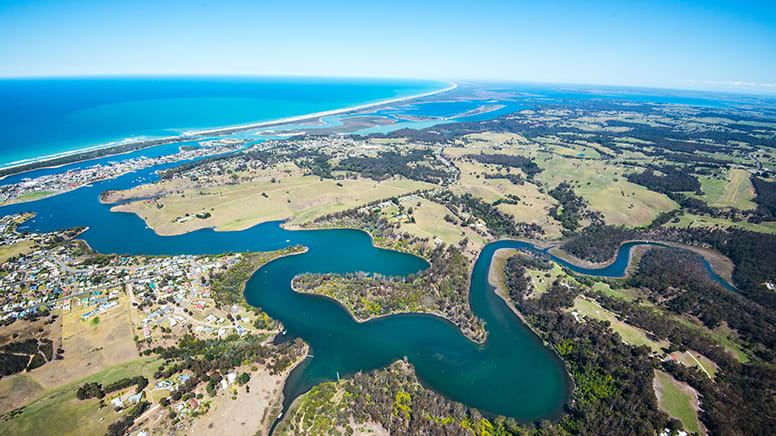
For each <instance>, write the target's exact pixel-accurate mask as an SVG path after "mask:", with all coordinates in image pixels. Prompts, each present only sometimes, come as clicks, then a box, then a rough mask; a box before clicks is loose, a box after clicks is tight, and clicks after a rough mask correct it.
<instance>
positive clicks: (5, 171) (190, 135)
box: [0, 82, 458, 180]
mask: <svg viewBox="0 0 776 436" xmlns="http://www.w3.org/2000/svg"><path fill="white" fill-rule="evenodd" d="M448 83H449V86H447V87H446V88H443V89H438V90H435V91H429V92H425V93H422V94H415V95H410V96H406V97H394V98H389V99H385V100H379V101H376V102H373V103H366V104H361V105H357V106H350V107H346V108H342V109H332V110H328V111H322V112H314V113H311V114H302V115H295V116H291V117H286V118H280V119H276V120H269V121H261V122H258V123H250V124H242V125H237V126H229V127H220V128H215V129H205V130H192V131H190V132H185V133H181V134H180V135H175V136H166V137H161V138H153V139H144V140H141V141H130V142H123V143H121V144H115V142H117V141H113V142H114V143H109V144H104V145H94V146H89V147H84V148H79V149H77V150H72V151H66V152H61V153H55V154H51V155H45V156H41V157H39V158H32V159H26V160H23V161H16V162H11V163H9V164H7V165H4V164H0V174H2V175H1V176H0V180H2V179H4V178H5V177H7V176H10V175H15V174H20V173H25V172H28V171H32V170H37V169H44V168H57V167H61V166H64V165H68V164H72V163H77V162H83V161H87V160H91V159H97V158H103V157H109V156H115V155H119V154H124V153H129V152H132V151H138V150H141V149H145V148H150V147H153V146H157V145H165V144H170V143H175V142H182V141H188V140H194V139H196V138H197V137H200V136H203V135H213V136H223V135H229V134H232V133H236V132H240V131H244V130H253V129H258V128H262V127H272V126H278V125H283V124H288V123H293V122H299V121H307V120H315V119H319V118H321V117H326V116H332V115H339V114H347V113H350V112H358V111H361V110H364V109H369V108H373V107H378V106H383V105H386V104H393V103H399V102H403V101H408V100H414V99H417V98H423V97H429V96H432V95H436V94H441V93H444V92H447V91H451V90H453V89H455V88H457V87H458V84H457V83H454V82H448ZM121 141H122V140H118V142H121ZM121 147H127V148H129V150H127V151H120V150H116V151H115V152H112V151H113V150H114V149H119V148H121ZM88 153H98V154H99V153H104V154H100V155H99V156H95V157H87V156H84V157H83V158H79V156H80V155H84V154H88ZM57 160H65V162H62V163H59V162H57V163H54V162H55V161H57ZM47 162H52V163H51V164H50V165H47V164H46V163H47ZM28 167H29V168H28Z"/></svg>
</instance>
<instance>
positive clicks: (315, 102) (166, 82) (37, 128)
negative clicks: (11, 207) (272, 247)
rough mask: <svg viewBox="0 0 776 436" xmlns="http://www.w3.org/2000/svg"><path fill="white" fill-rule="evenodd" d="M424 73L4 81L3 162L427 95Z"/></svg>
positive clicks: (431, 86)
mask: <svg viewBox="0 0 776 436" xmlns="http://www.w3.org/2000/svg"><path fill="white" fill-rule="evenodd" d="M447 86H448V84H447V83H444V82H437V81H423V80H398V79H397V80H389V79H334V78H288V77H260V78H255V77H131V78H128V77H105V78H57V79H3V80H0V167H3V166H7V165H9V164H11V163H14V162H19V161H24V160H28V159H35V158H39V157H42V156H50V155H54V154H58V153H64V152H68V151H73V150H79V149H83V148H86V147H92V146H98V145H108V144H113V143H117V142H120V141H137V140H143V139H152V138H160V137H167V136H173V135H179V134H182V133H187V132H191V131H197V130H203V129H211V128H217V127H227V126H234V125H241V124H246V123H254V122H261V121H271V120H276V119H281V118H287V117H292V116H298V115H304V114H309V113H315V112H322V111H328V110H334V109H344V108H348V107H352V106H358V105H362V104H366V103H373V102H378V101H382V100H387V99H392V98H397V97H408V96H412V95H418V94H423V93H426V92H430V91H435V90H439V89H443V88H445V87H447Z"/></svg>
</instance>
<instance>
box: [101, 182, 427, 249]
mask: <svg viewBox="0 0 776 436" xmlns="http://www.w3.org/2000/svg"><path fill="white" fill-rule="evenodd" d="M433 186H434V185H431V184H428V183H423V182H416V181H412V180H407V179H399V178H392V179H388V180H383V181H380V182H376V181H374V180H370V179H362V178H360V179H356V180H353V179H348V180H339V181H337V180H332V179H323V180H321V179H319V178H318V177H315V176H291V177H285V178H278V179H276V182H275V183H273V182H271V181H269V180H267V181H257V182H247V183H241V184H234V185H219V186H215V187H211V188H206V189H188V190H185V191H184V192H183V194H182V195H179V194H171V195H168V196H166V197H164V198H162V199H160V200H159V201H158V202H157V203H158V204H160V205H161V206H162V207H159V206H157V204H155V203H153V202H148V201H138V202H134V203H131V204H127V205H122V206H118V207H116V208H114V209H115V210H118V211H123V212H132V213H136V214H138V215H139V216H140V217H142V218H143V219H144V220H145V221H146V222H147V223H148V224H149V226H150V227H152V228H153V229H154V230H156V231H157V232H158V233H160V234H165V235H169V234H179V233H184V232H189V231H192V230H196V229H199V228H203V227H216V230H223V231H228V230H241V229H246V228H248V227H251V226H254V225H256V224H259V223H262V222H266V221H273V220H284V219H289V218H291V219H292V223H304V222H307V221H310V220H312V219H314V218H316V217H319V216H322V215H326V214H328V213H332V212H337V211H341V210H345V209H349V208H353V207H356V206H358V205H361V204H364V203H368V202H370V201H374V200H381V199H385V198H389V197H392V196H399V195H403V194H406V193H409V192H412V191H415V190H418V189H429V188H432V187H433ZM199 212H208V213H210V214H211V216H210V217H209V218H206V219H200V218H196V217H194V215H195V214H197V213H199ZM187 214H188V215H187ZM176 217H180V218H181V219H180V220H178V221H179V222H175V221H176ZM181 221H182V222H181Z"/></svg>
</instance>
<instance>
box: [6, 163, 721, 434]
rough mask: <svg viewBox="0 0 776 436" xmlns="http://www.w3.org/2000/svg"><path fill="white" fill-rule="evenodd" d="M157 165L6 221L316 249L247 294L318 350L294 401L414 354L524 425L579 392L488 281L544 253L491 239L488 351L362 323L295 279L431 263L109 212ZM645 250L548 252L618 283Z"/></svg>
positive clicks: (391, 323) (489, 409)
mask: <svg viewBox="0 0 776 436" xmlns="http://www.w3.org/2000/svg"><path fill="white" fill-rule="evenodd" d="M170 165H173V164H170ZM157 169H160V167H155V168H148V169H145V170H142V171H138V172H135V173H131V174H127V175H124V176H121V177H118V178H116V179H112V180H107V181H103V182H99V183H95V184H94V185H93V186H90V187H84V188H81V189H78V190H75V191H72V192H69V193H66V194H62V195H59V196H55V197H51V198H48V199H43V200H39V201H36V202H32V203H25V204H18V205H11V206H6V207H2V208H0V214H3V215H4V214H10V213H17V212H23V211H33V212H35V213H36V216H35V218H33V219H31V220H29V221H27V222H26V223H24V224H23V225H22V226H20V229H21V230H29V231H36V232H42V231H50V230H54V229H59V228H66V227H74V226H81V225H85V226H88V227H89V229H88V230H87V231H85V232H84V233H83V234H82V238H83V239H85V240H86V241H87V242H88V243H89V244H90V245H91V246H92V247H93V248H94V249H96V250H98V251H101V252H105V253H121V254H124V253H126V254H167V255H171V254H215V253H223V252H229V251H234V252H238V251H267V250H275V249H279V248H282V247H287V246H290V245H296V244H301V245H304V246H306V247H307V248H308V251H307V252H305V253H303V254H298V255H293V256H287V257H283V258H280V259H276V260H274V261H272V262H270V263H268V264H267V265H265V266H264V267H262V268H261V269H259V270H258V271H257V272H256V274H254V275H253V277H251V279H250V281H249V282H248V284H247V286H246V291H245V297H246V299H247V301H248V302H249V303H250V304H252V305H254V306H259V307H261V308H262V309H263V310H264V311H266V312H267V313H268V314H269V315H270V316H272V317H273V318H276V319H278V320H279V321H281V322H282V323H283V324H284V325H285V327H286V329H287V334H288V335H289V337H301V338H302V339H304V340H305V341H306V342H307V343H308V344H310V346H311V353H310V354H311V355H312V356H314V357H309V358H307V359H305V361H304V362H303V363H302V364H301V365H299V366H298V367H297V368H295V369H294V371H293V372H292V373H291V375H290V377H289V379H288V381H287V384H286V386H285V388H284V391H285V394H286V397H285V398H286V402H285V405H286V406H287V405H288V404H289V402H290V401H291V400H292V399H293V398H295V397H297V396H298V395H299V394H301V393H303V392H305V391H306V390H308V389H309V388H311V387H312V386H314V385H315V384H317V383H320V382H322V381H328V380H334V379H336V377H337V376H338V375H339V376H340V377H347V376H349V375H352V374H354V373H356V372H358V371H369V370H372V369H376V368H380V367H383V366H385V365H388V364H390V363H391V362H393V361H395V360H397V359H402V358H406V359H407V360H408V361H409V362H411V363H412V364H413V365H414V367H415V369H416V371H417V374H418V377H419V378H420V379H421V381H422V382H423V383H424V385H426V386H428V387H429V388H431V389H434V390H435V391H437V392H440V393H441V394H443V395H445V396H447V397H449V398H451V399H453V400H456V401H460V402H462V403H464V404H467V405H469V406H472V407H475V408H478V409H480V410H481V411H483V412H486V413H489V414H501V415H505V416H510V417H514V418H516V419H518V420H520V421H532V420H537V419H544V418H549V419H552V418H557V417H559V416H560V415H561V414H562V412H563V409H564V406H565V405H566V404H567V402H568V399H569V395H570V387H571V381H570V379H569V377H568V375H567V373H566V371H565V369H564V366H563V363H562V362H561V361H560V359H558V357H557V356H556V355H555V354H554V353H553V352H552V351H551V350H550V349H548V348H547V347H545V346H544V345H543V343H542V341H541V340H540V338H538V337H537V336H536V335H535V334H534V333H533V332H532V331H531V330H530V329H529V328H528V327H527V326H525V325H524V324H523V323H522V322H521V321H520V320H519V318H518V317H517V316H516V315H515V314H514V313H513V312H512V311H511V310H510V309H509V308H508V307H507V305H506V304H505V303H504V302H503V301H502V300H501V298H499V297H498V296H496V295H495V293H494V292H493V288H492V287H491V286H490V285H489V284H488V271H489V268H490V262H491V261H492V258H493V254H494V252H495V251H496V250H498V249H500V248H517V249H527V250H533V251H538V252H543V253H546V251H543V250H540V249H538V248H536V247H534V246H533V245H532V244H530V243H528V242H523V241H512V240H503V241H498V242H494V243H491V244H488V245H487V246H485V248H484V249H483V250H482V253H481V254H480V256H479V258H478V259H477V261H476V263H475V265H474V268H473V271H472V277H471V289H470V302H471V306H472V310H473V311H474V313H475V314H476V315H477V316H478V317H480V318H481V319H482V320H484V321H485V323H486V328H487V332H488V337H487V340H486V341H485V343H483V344H477V343H474V342H472V341H470V340H469V339H467V338H466V337H465V336H464V335H463V334H461V332H460V331H459V330H458V329H457V328H456V327H455V326H454V325H452V324H451V323H449V322H448V321H446V320H444V319H442V318H439V317H436V316H432V315H426V314H402V315H394V316H387V317H383V318H378V319H374V320H371V321H368V322H363V323H358V322H356V321H355V320H354V319H353V318H352V316H351V315H350V313H349V312H348V311H347V310H346V309H345V308H344V307H343V306H342V305H340V304H339V303H337V302H335V301H333V300H330V299H328V298H325V297H320V296H314V295H308V294H299V293H296V292H294V291H293V290H292V289H291V287H290V283H291V280H292V278H293V277H294V276H296V275H297V274H301V273H305V272H320V273H347V272H357V271H364V272H370V273H380V274H384V275H394V276H395V275H407V274H410V273H416V272H419V271H421V270H423V269H425V268H426V267H427V266H428V264H427V263H426V262H425V261H424V260H423V259H420V258H418V257H415V256H412V255H409V254H404V253H399V252H395V251H390V250H384V249H379V248H375V247H374V246H373V245H372V242H371V239H370V237H369V235H368V234H366V233H364V232H361V231H357V230H345V229H340V230H312V231H288V230H284V229H282V228H281V227H280V223H279V222H270V223H264V224H260V225H257V226H255V227H252V228H249V229H247V230H243V231H237V232H216V231H213V230H211V229H203V230H199V231H195V232H191V233H188V234H183V235H178V236H159V235H157V234H156V233H154V232H153V230H151V229H149V228H148V227H147V226H146V225H145V223H144V222H143V221H142V220H141V219H140V218H139V217H137V216H136V215H134V214H124V213H113V212H110V206H109V205H104V204H101V203H100V202H99V201H98V196H99V193H101V192H103V191H104V190H107V189H127V188H130V187H131V186H134V185H136V184H138V183H140V182H149V181H153V180H155V179H156V175H155V174H154V173H153V171H155V170H157ZM638 244H641V243H638V242H635V243H628V244H624V245H623V246H621V247H620V250H619V251H618V253H617V257H616V259H615V260H614V262H613V263H611V264H610V265H608V266H606V267H604V268H601V269H588V268H581V267H578V266H576V265H573V264H570V263H568V262H566V261H564V260H562V259H559V258H557V257H555V256H552V255H550V256H551V257H552V259H553V260H554V261H556V262H558V263H560V264H562V265H564V266H566V267H569V268H570V269H572V270H573V271H575V272H578V273H582V274H593V275H600V276H610V277H619V276H622V275H624V273H625V269H626V267H627V265H628V261H629V257H630V249H631V248H632V247H633V246H635V245H638ZM650 244H653V243H650ZM653 245H654V244H653ZM547 254H548V253H547ZM707 266H708V264H707ZM709 271H710V273H712V275H713V272H711V270H709ZM714 277H715V278H716V276H714ZM717 280H719V279H718V278H717ZM719 281H720V282H721V283H724V282H722V281H721V280H719Z"/></svg>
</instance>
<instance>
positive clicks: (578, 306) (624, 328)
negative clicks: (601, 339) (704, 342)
mask: <svg viewBox="0 0 776 436" xmlns="http://www.w3.org/2000/svg"><path fill="white" fill-rule="evenodd" d="M574 309H575V310H576V311H577V312H579V314H580V315H584V316H587V317H590V318H593V319H597V320H600V321H609V322H610V323H611V328H612V330H614V331H615V332H617V333H619V334H620V336H621V337H622V340H623V341H625V342H626V343H628V344H630V345H635V346H639V345H646V346H647V347H649V348H650V349H652V351H656V352H660V349H661V348H663V347H667V346H668V342H666V341H659V342H658V341H653V340H651V339H649V338H648V337H647V335H646V334H645V333H644V331H643V330H641V329H639V328H636V327H634V326H632V325H630V324H626V323H624V322H622V321H620V320H618V319H617V317H616V316H615V315H614V314H613V313H612V312H610V311H608V310H606V309H604V308H603V307H601V306H599V305H598V303H596V302H594V301H591V300H588V299H586V298H577V299H576V300H575V301H574Z"/></svg>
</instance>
